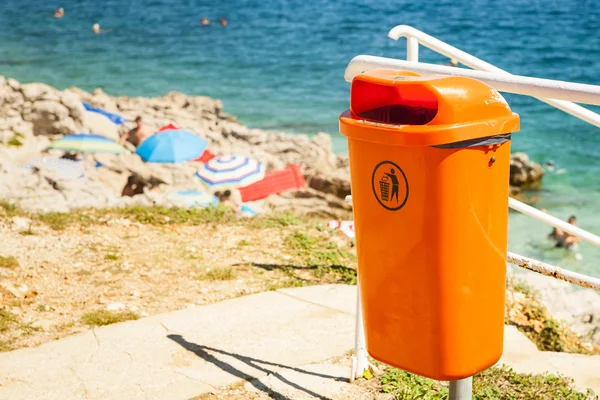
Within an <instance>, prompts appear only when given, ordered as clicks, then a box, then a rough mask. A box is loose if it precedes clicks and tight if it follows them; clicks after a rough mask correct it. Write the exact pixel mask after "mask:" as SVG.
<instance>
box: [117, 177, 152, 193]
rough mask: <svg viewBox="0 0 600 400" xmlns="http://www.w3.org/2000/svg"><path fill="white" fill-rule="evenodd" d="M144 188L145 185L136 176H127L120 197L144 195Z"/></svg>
mask: <svg viewBox="0 0 600 400" xmlns="http://www.w3.org/2000/svg"><path fill="white" fill-rule="evenodd" d="M145 186H147V183H146V182H144V180H143V179H142V178H140V177H139V176H137V175H129V178H127V183H126V184H125V186H124V187H123V190H122V192H121V196H129V197H133V196H135V195H137V194H142V193H144V187H145Z"/></svg>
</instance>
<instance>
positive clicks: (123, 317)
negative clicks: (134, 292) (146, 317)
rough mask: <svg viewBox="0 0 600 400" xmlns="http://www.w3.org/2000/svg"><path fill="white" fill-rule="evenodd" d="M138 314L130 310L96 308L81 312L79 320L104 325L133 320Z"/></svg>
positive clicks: (90, 324) (91, 324) (89, 323)
mask: <svg viewBox="0 0 600 400" xmlns="http://www.w3.org/2000/svg"><path fill="white" fill-rule="evenodd" d="M138 318H139V316H138V315H137V314H136V313H134V312H132V311H108V310H96V311H90V312H88V313H85V314H83V316H82V317H81V321H82V322H83V323H84V324H86V325H88V326H104V325H110V324H116V323H118V322H125V321H133V320H136V319H138Z"/></svg>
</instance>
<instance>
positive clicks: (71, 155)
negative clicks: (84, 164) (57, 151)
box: [61, 152, 83, 161]
mask: <svg viewBox="0 0 600 400" xmlns="http://www.w3.org/2000/svg"><path fill="white" fill-rule="evenodd" d="M61 158H62V159H63V160H71V161H83V156H82V155H81V153H69V152H67V153H65V154H63V155H62V157H61Z"/></svg>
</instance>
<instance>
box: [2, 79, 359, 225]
mask: <svg viewBox="0 0 600 400" xmlns="http://www.w3.org/2000/svg"><path fill="white" fill-rule="evenodd" d="M82 101H85V102H88V103H89V104H91V105H92V106H95V107H100V108H103V109H105V110H106V111H109V112H113V113H117V114H119V115H121V116H123V117H125V118H126V119H127V120H128V121H133V120H134V119H135V117H136V116H138V115H140V116H142V117H143V118H144V121H145V122H146V123H147V124H148V125H149V126H150V127H151V128H152V129H158V128H159V127H161V126H163V125H166V124H168V123H176V124H177V125H178V126H179V127H181V128H182V129H186V130H189V131H191V132H194V133H196V134H198V135H199V136H201V137H202V138H204V139H205V140H207V141H208V143H209V146H208V147H209V149H210V150H211V151H212V152H213V153H217V154H218V153H222V154H226V153H235V154H239V155H247V156H253V157H255V158H257V159H259V160H260V161H262V162H264V163H265V164H266V166H267V169H269V170H277V169H282V168H284V167H285V166H287V165H290V164H301V165H302V166H303V173H304V175H305V178H306V181H307V186H308V188H307V189H306V190H304V191H301V192H297V193H287V194H284V195H281V196H271V197H270V198H268V199H267V200H266V201H265V209H276V210H287V209H293V210H295V211H298V212H301V213H311V214H317V215H323V216H331V217H339V216H341V215H344V214H345V213H346V212H347V211H348V210H349V207H348V205H346V204H345V202H344V201H343V198H344V197H345V196H346V195H347V194H350V181H349V171H348V159H347V157H346V156H342V155H336V154H334V153H333V151H332V147H331V138H330V136H329V135H326V134H324V133H319V134H317V135H315V136H313V137H312V138H309V137H308V136H306V135H293V134H287V133H278V132H265V131H262V130H258V129H250V128H248V127H246V126H244V125H242V124H241V123H240V122H238V121H237V120H236V118H235V117H233V116H231V115H229V114H227V113H225V112H224V111H223V104H222V103H221V101H219V100H215V99H211V98H209V97H202V96H186V95H184V94H182V93H177V92H171V93H167V94H166V95H164V96H163V97H158V98H141V97H134V98H129V97H112V96H109V95H107V94H106V93H104V92H103V91H102V90H101V89H97V90H95V91H94V93H88V92H85V91H83V90H81V89H78V88H69V89H66V90H64V91H59V90H57V89H54V88H52V87H50V86H48V85H45V84H42V83H30V84H21V83H19V82H18V81H16V80H14V79H10V78H9V79H6V78H4V77H1V76H0V143H2V144H3V145H0V193H2V195H1V196H2V197H3V199H4V200H8V201H12V202H15V203H18V204H19V205H20V206H21V207H23V208H25V209H28V210H33V211H68V210H70V209H74V208H83V207H95V208H104V207H118V206H122V205H127V204H142V205H152V204H166V205H168V201H167V200H165V199H164V198H163V197H161V196H160V195H156V194H155V193H150V192H147V193H144V194H141V195H137V196H134V197H121V190H122V188H123V187H124V185H125V183H126V180H127V178H128V177H129V176H130V175H137V176H139V177H141V178H142V179H143V180H144V181H145V182H148V183H149V184H151V185H160V186H161V187H163V188H171V189H175V188H186V189H190V188H194V187H195V186H197V185H198V182H197V181H196V179H195V178H194V172H195V170H196V169H197V165H195V166H194V165H191V164H189V163H183V164H149V163H144V162H142V160H141V159H140V158H139V157H138V156H137V155H135V154H134V153H131V154H125V155H119V156H115V155H94V156H91V157H87V158H86V160H85V162H86V163H87V164H89V165H88V167H89V166H93V165H94V164H95V163H96V162H97V161H100V162H101V163H102V164H103V168H101V169H98V170H95V169H94V168H91V167H89V168H86V175H87V179H78V180H68V181H67V180H63V179H61V178H60V177H59V176H57V175H56V173H55V172H53V171H52V170H48V169H43V168H37V169H35V170H34V171H30V170H26V169H23V168H19V166H20V165H22V164H23V163H25V162H27V161H28V160H30V159H32V158H35V157H40V156H41V152H42V151H43V150H44V149H45V148H46V147H47V146H48V144H49V143H50V142H51V141H52V140H53V139H55V138H58V137H60V135H64V134H68V133H75V132H94V133H98V134H101V135H104V136H106V137H109V138H111V139H114V140H118V138H119V136H120V135H121V134H123V133H125V132H127V131H128V130H129V129H131V128H132V127H133V126H134V123H133V122H126V123H124V124H122V125H115V124H114V123H112V122H111V121H110V120H109V119H108V118H105V117H104V116H102V115H100V114H97V113H93V112H89V111H86V110H85V108H84V107H83V104H82Z"/></svg>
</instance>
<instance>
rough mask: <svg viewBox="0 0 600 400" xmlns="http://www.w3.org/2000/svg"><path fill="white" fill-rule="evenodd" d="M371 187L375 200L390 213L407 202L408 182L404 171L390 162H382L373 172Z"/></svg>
mask: <svg viewBox="0 0 600 400" xmlns="http://www.w3.org/2000/svg"><path fill="white" fill-rule="evenodd" d="M371 185H372V187H373V194H374V195H375V198H376V199H377V201H378V202H379V204H381V205H382V206H383V208H385V209H386V210H390V211H397V210H399V209H401V208H402V207H404V205H405V204H406V201H407V200H408V181H407V180H406V175H404V171H402V169H401V168H400V167H399V166H398V164H395V163H393V162H391V161H382V162H380V163H379V164H377V166H376V167H375V169H374V170H373V176H372V177H371Z"/></svg>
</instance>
